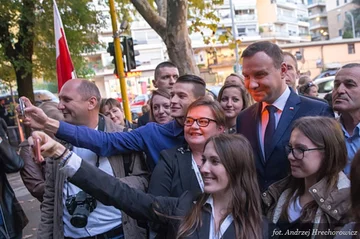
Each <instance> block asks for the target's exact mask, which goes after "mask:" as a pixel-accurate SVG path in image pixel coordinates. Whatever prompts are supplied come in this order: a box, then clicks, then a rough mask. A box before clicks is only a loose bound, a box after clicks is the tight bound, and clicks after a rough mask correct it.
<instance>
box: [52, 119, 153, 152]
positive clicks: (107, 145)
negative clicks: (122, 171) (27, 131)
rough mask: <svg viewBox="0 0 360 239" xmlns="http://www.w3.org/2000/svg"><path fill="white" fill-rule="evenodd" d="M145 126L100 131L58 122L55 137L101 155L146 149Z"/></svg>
mask: <svg viewBox="0 0 360 239" xmlns="http://www.w3.org/2000/svg"><path fill="white" fill-rule="evenodd" d="M146 127H147V126H144V127H142V128H138V129H135V130H132V131H129V132H112V133H109V132H101V131H98V130H93V129H90V128H88V127H86V126H75V125H71V124H68V123H65V122H60V127H59V129H58V131H57V133H56V135H55V136H56V137H57V138H59V139H62V140H65V141H67V142H69V143H71V144H72V145H74V146H76V147H81V148H87V149H90V150H91V151H93V152H94V153H96V154H99V155H101V156H111V155H116V154H123V153H130V152H132V151H145V152H146V151H147V147H146V144H145V141H144V139H143V134H144V133H146V130H147V128H146ZM147 133H149V132H147Z"/></svg>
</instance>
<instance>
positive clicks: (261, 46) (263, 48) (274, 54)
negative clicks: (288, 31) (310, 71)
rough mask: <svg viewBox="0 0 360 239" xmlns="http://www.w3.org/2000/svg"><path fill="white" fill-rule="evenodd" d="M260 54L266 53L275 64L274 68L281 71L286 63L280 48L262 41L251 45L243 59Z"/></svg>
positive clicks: (242, 56)
mask: <svg viewBox="0 0 360 239" xmlns="http://www.w3.org/2000/svg"><path fill="white" fill-rule="evenodd" d="M258 52H264V53H265V54H266V55H268V56H269V57H270V58H271V59H272V60H273V63H274V67H275V68H276V69H279V68H280V67H281V64H282V63H283V62H284V55H283V52H282V50H281V49H280V47H279V46H278V45H276V44H273V43H271V42H269V41H260V42H255V43H252V44H250V45H249V46H248V47H247V48H246V49H245V50H244V52H243V53H242V55H241V58H246V57H252V56H254V55H255V54H256V53H258Z"/></svg>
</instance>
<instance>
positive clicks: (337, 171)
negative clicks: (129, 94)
mask: <svg viewBox="0 0 360 239" xmlns="http://www.w3.org/2000/svg"><path fill="white" fill-rule="evenodd" d="M242 60H243V63H242V75H238V74H231V75H230V76H228V77H227V78H226V80H225V82H224V86H223V87H222V88H221V90H220V92H219V95H218V97H217V99H214V98H212V97H210V96H209V95H207V91H206V83H205V81H204V80H203V79H202V78H201V77H199V76H195V75H181V76H180V75H179V71H178V69H177V67H176V66H175V65H174V64H172V63H170V62H163V63H161V64H159V65H158V66H157V67H156V69H155V76H154V81H153V84H154V86H155V87H156V88H157V89H156V90H155V91H154V92H153V94H152V98H151V99H150V101H149V108H150V110H149V112H147V113H145V114H144V115H143V116H142V117H140V118H139V120H138V126H137V127H136V126H135V125H133V124H132V123H131V122H128V121H127V120H126V119H125V117H124V114H123V109H122V107H121V105H120V103H119V102H118V101H117V100H115V99H101V95H100V92H99V89H98V88H97V87H96V85H95V84H94V83H92V82H90V81H87V80H84V79H73V80H70V81H68V82H66V83H65V84H64V86H63V87H62V89H61V91H60V93H59V100H60V103H59V104H58V105H54V104H52V105H50V104H47V105H41V106H39V107H36V106H34V105H32V104H31V102H30V101H29V99H27V98H26V97H22V98H21V99H22V100H23V101H24V102H25V105H26V108H25V115H23V122H24V124H25V125H26V126H28V127H31V128H32V129H34V130H36V131H34V132H33V134H32V137H30V138H29V139H28V140H26V141H24V142H22V144H21V145H20V152H21V154H20V156H18V155H17V154H16V153H15V152H13V151H11V149H10V148H9V147H8V145H7V142H6V139H4V140H1V142H0V148H1V163H2V164H3V166H2V167H1V168H2V171H1V173H2V176H1V177H2V181H1V187H2V188H4V189H3V190H1V192H2V194H1V208H0V209H1V211H0V212H1V216H2V217H1V218H0V238H21V231H22V228H23V227H24V226H25V225H26V222H27V219H26V216H25V214H24V213H23V212H22V210H21V208H20V207H19V204H18V202H17V201H16V198H15V196H14V193H13V191H12V190H11V188H10V187H9V184H8V182H7V180H6V176H5V174H6V173H9V172H13V171H18V170H20V172H21V176H22V179H23V181H24V184H25V186H26V187H27V188H28V190H29V192H30V193H31V194H32V195H33V196H34V197H36V198H37V199H38V200H39V201H41V208H40V210H41V220H40V222H39V230H38V235H37V237H38V238H44V239H50V238H55V239H62V238H65V239H70V238H87V239H89V238H107V239H124V238H125V239H133V238H134V239H137V238H140V239H141V238H158V239H161V238H168V239H172V238H198V239H203V238H206V239H208V238H210V239H220V238H224V239H230V238H231V239H232V238H241V239H242V238H244V239H245V238H246V239H247V238H250V239H252V238H254V239H258V238H294V237H295V236H296V237H297V238H335V237H336V238H360V235H359V231H360V221H359V218H360V202H359V196H358V195H359V194H358V191H360V184H359V183H358V182H360V176H359V175H360V174H359V172H360V166H359V165H360V162H358V161H360V152H358V149H360V132H359V129H360V117H359V116H360V96H359V95H360V64H357V63H351V64H347V65H344V66H343V67H342V68H341V69H340V70H339V71H338V72H337V74H336V76H335V81H334V90H333V92H332V104H331V105H330V104H328V103H327V102H326V101H324V100H322V99H319V98H317V87H316V85H315V84H314V83H313V82H312V81H311V80H310V79H309V78H308V77H305V76H300V74H299V69H298V66H297V61H296V58H295V57H294V56H293V55H292V54H290V53H287V52H283V51H282V50H281V49H280V48H279V47H278V46H277V45H276V44H273V43H270V42H266V41H263V42H257V43H253V44H251V45H249V46H248V47H247V48H246V49H245V50H244V51H243V53H242ZM334 112H336V113H337V115H338V117H337V118H335V115H334ZM36 142H38V143H39V144H40V147H41V148H40V149H41V154H42V157H41V158H36V159H35V160H34V159H33V158H34V151H35V150H34V149H35V148H36V147H35V146H34V144H35V143H36ZM4 147H5V148H8V149H6V150H3V148H4ZM3 151H4V152H3ZM357 152H358V153H357ZM15 207H16V208H15ZM20 218H21V220H20ZM20 222H21V223H20ZM2 235H3V236H2Z"/></svg>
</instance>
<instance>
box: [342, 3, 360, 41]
mask: <svg viewBox="0 0 360 239" xmlns="http://www.w3.org/2000/svg"><path fill="white" fill-rule="evenodd" d="M353 2H354V3H355V4H357V6H356V7H355V8H354V9H352V10H351V13H352V15H353V16H354V27H355V33H357V34H359V32H360V0H358V3H356V2H355V1H353ZM345 17H346V20H345V22H344V34H343V38H352V35H353V34H352V24H351V17H350V14H345ZM346 32H350V33H346ZM344 35H345V36H344ZM350 35H351V36H350Z"/></svg>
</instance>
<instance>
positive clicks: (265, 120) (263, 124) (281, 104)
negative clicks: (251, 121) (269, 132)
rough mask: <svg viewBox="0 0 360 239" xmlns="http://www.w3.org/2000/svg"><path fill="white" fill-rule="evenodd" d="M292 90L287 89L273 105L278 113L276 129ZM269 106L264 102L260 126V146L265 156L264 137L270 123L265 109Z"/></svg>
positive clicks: (276, 115)
mask: <svg viewBox="0 0 360 239" xmlns="http://www.w3.org/2000/svg"><path fill="white" fill-rule="evenodd" d="M290 93H291V91H290V89H289V87H286V89H285V90H284V92H283V93H282V94H281V96H280V97H279V98H277V100H275V102H274V103H273V104H272V105H273V106H275V107H276V108H277V109H278V111H277V112H276V114H275V127H277V125H278V123H279V121H280V117H281V114H282V112H283V111H284V108H285V105H286V102H287V100H288V98H289V96H290ZM268 105H269V104H267V103H265V102H262V105H261V106H262V108H261V122H260V124H259V139H260V142H261V143H260V146H261V150H262V153H263V155H265V152H264V137H265V130H266V126H267V124H268V122H269V112H268V111H267V110H266V109H265V107H266V106H268Z"/></svg>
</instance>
